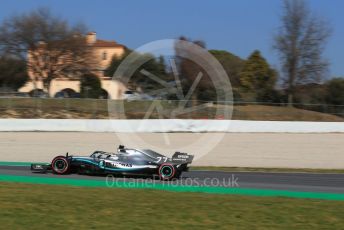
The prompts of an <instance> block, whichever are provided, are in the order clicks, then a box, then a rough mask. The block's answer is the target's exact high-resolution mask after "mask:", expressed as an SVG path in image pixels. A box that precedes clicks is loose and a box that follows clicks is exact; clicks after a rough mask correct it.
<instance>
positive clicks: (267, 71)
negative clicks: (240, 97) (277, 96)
mask: <svg viewBox="0 0 344 230" xmlns="http://www.w3.org/2000/svg"><path fill="white" fill-rule="evenodd" d="M276 80H277V74H276V71H275V70H273V69H272V68H270V65H269V64H268V62H267V61H266V60H265V59H264V58H263V57H262V56H261V54H260V52H259V51H258V50H255V51H254V52H253V53H252V54H251V55H250V56H249V58H248V59H247V61H246V62H245V64H244V67H243V69H242V71H241V73H240V84H241V86H242V87H243V89H244V91H245V92H246V94H247V95H249V96H248V98H249V99H250V100H254V101H264V100H265V99H267V98H269V94H271V93H272V91H273V89H274V86H275V84H276Z"/></svg>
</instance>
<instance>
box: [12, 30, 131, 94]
mask: <svg viewBox="0 0 344 230" xmlns="http://www.w3.org/2000/svg"><path fill="white" fill-rule="evenodd" d="M85 39H86V45H87V46H89V47H91V52H92V55H91V57H92V59H93V60H92V67H91V71H92V73H94V74H96V75H97V76H98V77H99V78H100V80H101V85H102V88H103V91H104V98H108V97H109V98H112V99H119V98H121V95H122V92H123V91H124V90H125V89H126V87H125V86H124V85H122V84H121V83H119V82H115V81H112V80H111V77H107V76H105V74H104V73H105V70H106V69H107V68H108V66H109V65H110V63H111V61H112V58H114V57H118V58H119V57H121V56H122V55H123V54H124V52H125V49H126V47H125V46H124V45H121V44H118V43H117V42H116V41H108V40H101V39H97V34H96V32H89V33H88V34H87V35H86V36H85ZM45 45H46V44H45V43H44V42H41V43H40V44H39V46H38V47H39V49H44V48H45ZM31 52H32V51H31ZM30 61H32V58H30V51H29V52H28V63H30ZM32 63H34V62H32ZM40 64H42V63H40ZM43 64H44V63H43ZM29 66H34V64H31V65H30V64H29ZM28 75H29V76H30V78H31V79H34V78H35V74H34V72H33V71H31V70H30V69H28ZM34 82H35V83H34ZM43 88H44V87H43V82H42V80H39V79H38V80H36V81H29V82H28V83H27V84H26V85H25V86H24V87H22V88H21V89H19V92H25V93H29V92H32V91H33V90H37V89H38V90H43ZM71 91H74V92H80V79H79V76H75V77H74V76H73V73H71V74H70V76H69V77H64V76H61V77H58V78H56V79H54V80H53V81H52V83H51V84H50V88H49V94H50V96H51V97H54V96H56V95H57V94H58V93H61V92H71Z"/></svg>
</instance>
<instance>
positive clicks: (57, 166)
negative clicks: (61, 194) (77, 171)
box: [51, 156, 70, 175]
mask: <svg viewBox="0 0 344 230" xmlns="http://www.w3.org/2000/svg"><path fill="white" fill-rule="evenodd" d="M51 169H52V170H53V172H54V173H56V174H60V175H62V174H66V173H68V171H69V169H70V162H69V161H68V160H67V158H66V157H64V156H57V157H55V158H54V159H53V160H52V162H51Z"/></svg>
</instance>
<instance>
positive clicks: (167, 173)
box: [158, 164, 176, 180]
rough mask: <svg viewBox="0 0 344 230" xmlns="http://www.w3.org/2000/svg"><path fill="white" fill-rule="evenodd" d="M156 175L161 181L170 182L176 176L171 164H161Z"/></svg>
mask: <svg viewBox="0 0 344 230" xmlns="http://www.w3.org/2000/svg"><path fill="white" fill-rule="evenodd" d="M158 174H159V177H160V179H161V180H171V179H173V178H174V176H175V175H176V168H175V167H174V166H173V165H171V164H162V165H161V166H160V167H159V173H158Z"/></svg>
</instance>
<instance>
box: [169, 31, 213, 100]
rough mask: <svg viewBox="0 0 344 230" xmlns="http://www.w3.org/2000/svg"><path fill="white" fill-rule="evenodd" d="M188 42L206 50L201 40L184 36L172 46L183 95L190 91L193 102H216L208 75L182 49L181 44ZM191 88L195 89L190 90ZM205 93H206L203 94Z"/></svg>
mask: <svg viewBox="0 0 344 230" xmlns="http://www.w3.org/2000/svg"><path fill="white" fill-rule="evenodd" d="M185 41H187V42H189V43H193V44H195V45H198V46H199V47H201V48H204V49H205V48H206V45H205V42H203V41H201V40H194V41H192V40H191V39H188V38H186V37H184V36H181V37H180V38H179V41H177V42H176V43H175V44H174V46H175V47H174V48H175V53H176V65H177V68H178V73H179V75H180V78H181V79H180V80H181V81H182V83H183V84H182V88H183V94H184V95H187V94H188V93H189V92H191V90H193V93H192V95H191V98H192V100H193V101H196V100H198V99H200V100H210V101H214V100H217V98H216V96H217V94H216V89H215V86H214V83H213V82H212V80H211V79H210V77H209V76H208V74H207V73H206V72H205V71H204V70H203V68H202V66H200V65H198V64H197V63H195V62H193V61H192V57H190V55H191V54H190V53H188V51H186V49H184V48H185V47H183V45H181V42H185ZM192 87H195V88H194V89H192ZM205 91H207V92H205Z"/></svg>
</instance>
